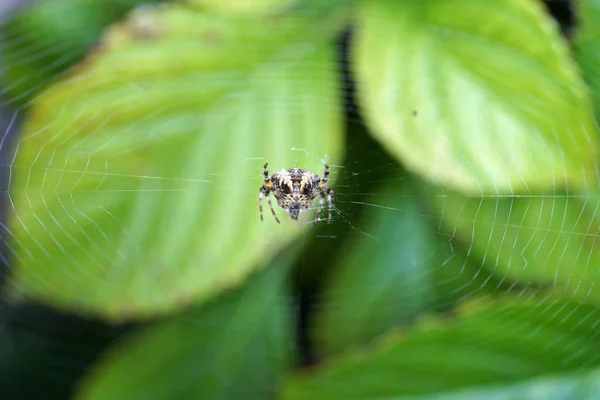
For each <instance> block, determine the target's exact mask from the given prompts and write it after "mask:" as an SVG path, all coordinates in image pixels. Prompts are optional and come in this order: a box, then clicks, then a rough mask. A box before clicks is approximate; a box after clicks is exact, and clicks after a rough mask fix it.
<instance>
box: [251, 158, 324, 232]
mask: <svg viewBox="0 0 600 400" xmlns="http://www.w3.org/2000/svg"><path fill="white" fill-rule="evenodd" d="M268 166H269V164H268V163H267V164H265V166H264V168H263V174H264V181H265V182H264V184H263V185H262V186H261V187H260V193H259V195H258V198H259V201H258V202H259V209H260V219H261V221H262V220H263V212H262V200H263V197H266V198H267V201H268V202H269V207H271V212H272V213H273V216H274V217H275V220H276V221H277V222H279V218H277V215H276V214H275V210H274V209H273V204H272V203H271V198H270V197H269V193H273V196H275V198H276V199H277V203H278V204H279V207H281V208H283V209H284V210H287V212H288V213H289V214H290V217H291V218H292V219H296V220H297V219H298V217H299V215H300V212H301V211H305V210H308V208H309V207H310V205H311V204H312V201H313V200H314V199H315V197H317V196H318V195H321V198H320V200H319V208H318V209H317V215H316V216H315V220H314V223H315V224H316V223H317V221H318V220H319V215H320V214H321V210H322V209H323V204H324V202H325V199H327V202H328V203H329V218H328V222H331V210H332V206H333V190H332V189H331V188H329V187H328V186H327V181H328V180H329V165H325V172H323V177H322V178H321V177H319V175H315V174H313V173H312V172H310V171H306V170H304V169H298V168H291V169H282V170H281V171H279V172H277V173H276V174H274V175H273V176H272V177H270V178H269V170H268V169H267V167H268Z"/></svg>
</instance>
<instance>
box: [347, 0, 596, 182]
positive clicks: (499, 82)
mask: <svg viewBox="0 0 600 400" xmlns="http://www.w3.org/2000/svg"><path fill="white" fill-rule="evenodd" d="M538 3H539V2H535V1H521V0H507V1H492V2H486V1H478V0H451V1H448V0H431V1H395V0H373V1H369V2H365V3H364V8H362V9H361V10H360V13H359V15H358V18H357V34H356V41H355V46H354V60H355V72H356V79H357V84H358V89H359V92H358V95H359V100H360V102H361V105H362V108H363V110H364V113H365V117H366V119H367V122H368V123H369V126H370V128H371V130H372V133H373V134H374V135H375V136H376V137H377V138H378V139H379V140H380V141H381V142H382V143H383V144H384V145H385V146H386V148H387V149H388V150H389V151H390V152H391V153H392V154H394V155H395V156H396V157H397V158H398V159H399V160H401V161H402V162H403V163H404V164H405V165H406V166H407V167H408V168H410V169H411V170H413V171H415V172H418V173H419V174H421V175H423V176H425V177H427V178H428V179H430V180H433V181H435V182H437V183H442V184H445V185H449V186H451V187H453V188H454V189H458V190H461V191H464V192H470V193H481V192H482V191H483V192H485V193H492V194H494V193H498V192H501V193H512V192H518V191H529V190H533V189H535V188H540V187H541V188H547V187H553V185H557V184H559V183H561V182H562V183H564V182H565V181H568V182H569V183H570V184H572V185H573V184H585V183H587V184H592V183H593V182H596V179H595V172H594V160H595V157H596V152H597V151H596V148H597V137H596V135H597V129H596V126H595V123H594V119H593V113H592V107H591V102H590V101H589V98H588V93H587V91H586V90H585V87H584V85H583V83H582V81H581V79H580V77H579V76H578V74H577V69H576V68H575V66H574V64H573V63H572V61H571V60H570V57H569V54H568V52H567V49H566V46H565V44H564V43H563V41H562V38H561V37H560V35H559V33H558V30H557V29H556V27H555V26H554V25H553V24H552V23H551V20H550V18H549V17H548V16H547V15H545V13H544V10H543V9H542V6H541V4H538Z"/></svg>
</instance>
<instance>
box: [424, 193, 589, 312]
mask: <svg viewBox="0 0 600 400" xmlns="http://www.w3.org/2000/svg"><path fill="white" fill-rule="evenodd" d="M432 198H433V199H435V205H436V207H437V210H438V218H439V219H441V224H442V229H443V230H444V231H446V232H448V234H451V235H452V236H453V238H454V240H455V241H456V242H459V243H461V244H462V246H463V247H464V248H467V249H468V253H469V255H470V257H472V258H473V259H474V260H478V261H479V262H480V263H481V265H482V270H483V271H486V272H484V273H486V274H492V273H493V274H494V275H495V276H496V279H499V280H502V281H506V282H517V283H518V284H519V285H521V286H529V285H534V286H543V287H547V288H552V289H553V290H556V291H558V292H562V293H565V294H568V295H569V296H572V297H575V298H579V299H581V300H589V301H593V302H595V303H597V304H598V303H599V302H600V288H599V287H598V286H597V283H598V272H599V269H598V266H599V265H600V253H599V251H598V249H599V246H600V242H598V241H597V240H596V238H597V234H598V230H599V229H600V212H599V211H600V210H599V207H600V197H598V195H597V193H592V192H589V193H586V192H579V193H574V192H571V193H555V194H553V195H548V196H545V195H540V196H533V195H532V196H525V197H512V196H509V197H479V196H463V195H457V194H456V193H452V192H446V193H445V194H443V195H441V196H439V197H432Z"/></svg>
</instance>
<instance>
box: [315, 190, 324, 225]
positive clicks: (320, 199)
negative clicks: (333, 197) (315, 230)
mask: <svg viewBox="0 0 600 400" xmlns="http://www.w3.org/2000/svg"><path fill="white" fill-rule="evenodd" d="M323 203H325V196H324V195H323V192H321V198H319V207H318V208H317V215H315V220H314V221H313V226H314V225H316V224H317V221H318V220H319V216H320V215H321V210H322V209H323Z"/></svg>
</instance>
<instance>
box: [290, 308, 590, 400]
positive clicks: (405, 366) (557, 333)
mask: <svg viewBox="0 0 600 400" xmlns="http://www.w3.org/2000/svg"><path fill="white" fill-rule="evenodd" d="M598 311H599V310H598V309H597V308H594V307H591V306H589V305H585V304H580V303H574V302H569V301H565V300H561V299H558V298H552V297H549V296H546V297H544V298H539V297H534V296H530V297H529V298H528V299H524V298H523V299H514V298H513V299H510V298H509V299H500V300H496V301H491V302H487V301H482V300H474V301H472V302H471V303H468V304H466V305H464V306H463V307H462V309H461V311H460V312H459V318H458V319H438V320H430V321H425V322H424V323H423V324H422V325H421V327H420V328H419V329H417V330H415V331H413V332H410V333H405V334H400V335H398V334H396V335H393V336H389V337H388V338H386V340H385V341H382V342H381V343H380V344H379V345H378V346H376V347H374V348H372V349H369V350H367V351H361V352H360V353H355V354H351V355H347V356H345V357H340V358H337V359H334V360H332V361H331V362H330V363H328V364H325V365H323V366H322V367H320V368H318V369H316V370H312V371H310V373H309V374H301V375H300V376H297V377H294V378H292V379H290V380H289V381H288V382H287V384H286V385H285V386H284V393H283V396H282V398H283V399H286V400H302V399H310V400H325V399H333V398H336V399H348V400H351V399H365V400H366V399H370V400H371V399H383V398H385V399H406V398H414V399H421V398H423V399H427V398H445V397H443V394H446V393H447V392H450V391H456V392H455V393H458V392H459V391H460V392H461V393H462V392H464V391H468V390H481V391H482V392H483V393H486V394H487V393H489V394H498V395H499V397H500V398H503V399H504V398H505V397H502V394H503V393H504V392H503V391H502V388H503V387H504V388H505V387H506V385H510V384H515V383H518V382H522V381H524V380H526V379H531V378H535V377H541V376H544V375H546V374H556V373H560V372H575V371H577V370H579V369H581V368H585V367H591V366H595V365H598V364H599V363H600V359H599V358H598V357H595V356H593V355H596V354H598V352H599V351H600V341H599V340H598V338H597V329H595V327H596V325H597V323H598V317H599V315H600V314H599V312H598ZM584 383H585V382H582V386H583V384H584ZM490 385H496V387H492V386H490ZM486 388H487V390H489V392H488V391H486ZM504 390H507V392H508V393H510V392H511V391H512V392H513V393H514V388H513V389H511V388H510V387H509V388H505V389H504ZM435 395H437V396H439V397H435ZM403 396H407V397H403ZM408 396H410V397H408ZM448 398H454V397H451V396H449V395H448ZM455 398H461V397H458V396H457V397H455ZM471 398H473V397H471ZM480 398H490V397H487V396H483V397H480ZM531 398H536V397H531ZM546 398H548V397H546ZM566 398H568V397H566Z"/></svg>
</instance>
